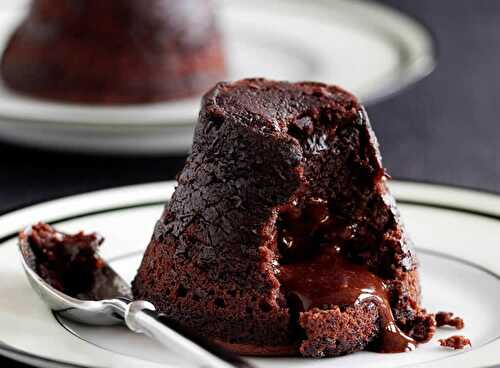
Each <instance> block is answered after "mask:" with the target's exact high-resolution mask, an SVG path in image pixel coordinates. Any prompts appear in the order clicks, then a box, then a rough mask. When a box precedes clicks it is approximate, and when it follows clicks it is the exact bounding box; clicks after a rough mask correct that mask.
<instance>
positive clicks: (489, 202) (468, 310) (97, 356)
mask: <svg viewBox="0 0 500 368" xmlns="http://www.w3.org/2000/svg"><path fill="white" fill-rule="evenodd" d="M391 188H392V189H393V192H394V193H395V195H396V197H397V198H398V201H399V203H400V208H401V210H402V214H403V217H404V220H405V221H406V224H407V226H408V228H409V230H410V232H411V233H412V235H413V238H414V240H415V242H416V244H417V245H418V247H419V252H418V254H419V259H420V261H421V265H422V267H421V276H422V284H423V294H424V298H425V299H424V305H425V306H427V307H428V308H429V309H430V310H433V311H436V310H452V311H454V312H455V313H457V314H458V315H460V316H463V317H464V318H465V322H466V328H465V329H464V330H463V331H455V330H447V329H440V330H439V332H438V336H437V337H444V336H450V335H452V334H457V333H459V334H462V333H463V334H465V335H466V336H468V337H470V338H471V339H472V343H473V348H472V349H467V350H464V351H448V350H445V349H442V348H440V347H438V346H437V342H436V338H437V337H436V338H434V340H433V341H432V342H431V343H429V344H426V345H423V346H421V347H420V348H419V349H417V351H416V352H412V353H405V354H376V353H369V352H362V353H356V354H353V355H349V356H345V357H341V358H332V359H323V360H308V359H300V358H274V359H264V358H261V359H254V362H255V363H256V364H257V366H258V367H263V368H264V367H266V368H271V367H275V368H279V367H292V368H324V367H331V366H332V365H333V364H334V365H335V366H336V367H352V366H363V367H380V366H384V367H402V366H405V367H406V366H420V367H453V368H465V367H468V368H474V367H485V366H488V365H492V364H495V363H496V364H498V363H500V357H499V356H498V351H499V349H500V340H499V336H500V317H499V316H498V313H497V309H498V308H497V306H498V303H500V276H499V275H500V265H499V263H498V259H499V257H500V247H498V241H499V240H498V239H500V197H498V196H496V195H492V194H485V193H479V192H474V191H469V190H461V189H454V188H448V187H442V186H435V185H428V184H415V183H405V182H393V183H392V184H391ZM173 189H174V183H172V182H168V183H158V184H150V185H140V186H132V187H125V188H118V189H113V190H106V191H100V192H95V193H90V194H85V195H79V196H74V197H68V198H65V199H61V200H57V201H52V202H47V203H44V204H41V205H37V206H33V207H29V208H26V209H23V210H20V211H16V212H14V213H11V214H8V215H5V216H3V217H1V218H0V238H1V239H0V270H1V279H2V283H1V284H0V295H2V300H1V303H0V326H2V328H0V341H1V342H3V343H4V344H6V346H2V345H0V352H2V353H4V354H5V353H6V354H10V356H14V357H16V358H17V359H20V360H23V361H31V362H36V363H37V364H38V365H40V366H44V364H45V366H53V363H50V364H49V363H47V362H46V361H45V360H44V359H52V360H56V361H59V362H60V361H64V362H67V364H63V365H61V366H74V365H75V364H80V365H85V366H91V367H117V368H118V367H123V366H126V367H160V366H162V365H160V362H162V363H163V364H165V363H166V364H167V366H170V367H179V366H183V367H184V366H186V367H189V365H181V363H179V362H178V361H176V359H175V354H174V353H172V352H166V351H165V350H162V349H158V347H157V346H156V345H155V344H153V343H150V342H149V341H148V340H147V339H144V338H142V337H140V336H136V335H134V334H132V333H129V332H128V331H126V330H125V329H123V328H97V329H96V328H87V327H84V326H81V325H77V324H73V323H70V322H67V321H58V320H57V319H56V318H55V317H54V316H53V314H52V313H51V312H50V311H49V310H48V309H47V308H46V306H45V305H44V304H43V302H42V301H41V300H40V299H39V298H38V296H37V295H36V294H35V292H34V291H33V290H32V289H31V288H30V287H29V285H28V282H27V280H26V278H25V276H24V274H23V271H22V269H21V265H20V264H19V263H18V262H14V261H13V260H14V259H18V255H17V249H16V242H15V239H14V238H13V236H14V237H15V233H16V232H17V231H18V230H19V229H22V228H23V227H24V226H25V225H27V224H30V223H33V222H36V221H38V220H45V221H52V222H55V223H57V225H58V227H60V228H62V229H64V230H67V231H76V230H80V229H86V230H88V231H99V232H101V233H102V234H104V235H105V237H106V238H107V241H106V243H105V245H104V246H103V248H102V256H103V257H105V258H107V259H109V260H111V261H112V262H113V265H114V266H115V267H116V268H117V269H118V270H119V271H120V272H122V273H123V274H124V275H125V276H126V277H127V278H129V279H130V278H131V277H133V275H134V273H135V269H136V267H137V264H138V261H139V260H140V254H141V252H142V251H143V249H144V246H145V245H146V244H147V243H148V240H149V237H150V234H151V232H152V229H153V226H154V223H155V221H156V220H157V218H158V217H159V216H160V214H161V211H162V207H163V206H162V203H163V202H164V201H165V200H166V199H167V198H169V197H170V195H171V193H172V191H173ZM29 354H31V355H29ZM163 366H165V365H163Z"/></svg>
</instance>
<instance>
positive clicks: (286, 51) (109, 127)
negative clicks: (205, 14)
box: [0, 0, 434, 153]
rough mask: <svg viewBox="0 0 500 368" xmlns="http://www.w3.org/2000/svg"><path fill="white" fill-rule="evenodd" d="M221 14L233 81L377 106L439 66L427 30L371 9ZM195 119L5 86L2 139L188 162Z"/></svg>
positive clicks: (246, 8) (1, 22)
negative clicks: (174, 155)
mask: <svg viewBox="0 0 500 368" xmlns="http://www.w3.org/2000/svg"><path fill="white" fill-rule="evenodd" d="M19 4H24V6H22V5H16V6H13V5H2V6H1V7H0V10H2V9H3V11H0V48H2V47H3V46H1V45H3V44H5V42H6V40H7V38H8V36H9V34H10V33H11V32H12V30H13V28H14V27H15V25H16V24H17V23H18V22H19V20H20V19H21V18H22V17H23V14H24V12H25V7H26V2H25V1H24V0H23V1H20V2H19ZM219 13H220V14H219V15H220V23H221V27H222V29H223V35H224V38H225V43H226V47H227V55H228V59H229V69H230V70H229V75H228V79H231V80H232V79H239V78H243V77H257V76H263V77H268V78H274V79H285V80H292V81H296V80H317V81H323V82H327V83H333V84H339V85H341V86H343V87H345V88H347V89H348V90H350V91H352V92H353V93H355V94H356V95H357V96H359V97H360V98H361V99H362V100H363V102H365V103H370V102H373V101H375V100H378V99H381V98H383V97H385V96H387V95H389V94H392V93H394V92H396V91H398V90H400V89H402V88H404V87H405V86H407V85H409V84H411V83H413V82H415V81H416V80H418V79H420V78H422V77H424V76H425V75H427V74H428V73H429V72H430V71H431V70H432V68H433V65H434V45H433V40H432V37H431V36H430V34H429V33H428V31H427V30H426V28H424V27H423V26H422V25H421V24H420V23H418V22H416V21H415V20H413V19H412V18H410V17H408V16H406V15H404V14H402V13H399V12H397V11H396V10H392V9H390V8H388V7H385V6H383V5H380V4H377V3H373V2H370V1H352V0H316V1H307V2H305V1H299V0H275V1H272V2H270V1H266V0H255V1H252V2H248V1H244V0H224V1H220V7H219ZM198 110H199V97H198V98H192V99H187V100H179V101H175V102H167V103H156V104H144V105H128V106H106V107H103V106H89V105H78V104H62V103H54V102H47V101H42V100H36V99H32V98H27V97H23V96H20V95H17V94H15V93H12V92H11V91H9V90H7V89H6V88H5V87H4V86H3V85H1V83H0V135H1V136H2V137H3V138H4V139H7V140H11V141H15V142H18V143H25V144H32V145H38V146H43V147H46V148H59V149H65V150H77V151H92V152H95V151H101V152H115V153H165V152H185V151H186V150H187V148H188V147H189V145H190V138H189V137H190V134H191V132H192V126H193V122H194V121H195V120H196V116H197V114H198ZM173 137H175V139H174V138H173ZM103 142H107V144H103Z"/></svg>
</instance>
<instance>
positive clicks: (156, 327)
mask: <svg viewBox="0 0 500 368" xmlns="http://www.w3.org/2000/svg"><path fill="white" fill-rule="evenodd" d="M124 317H125V323H126V325H127V327H128V328H130V329H131V330H132V331H134V332H138V333H144V334H146V335H147V336H149V337H151V338H153V339H155V340H156V341H158V342H159V343H161V344H162V345H164V346H166V347H168V348H169V350H171V351H175V352H178V353H180V354H182V355H183V356H185V357H186V358H188V359H190V360H191V361H195V362H197V363H201V366H203V367H204V368H205V367H212V368H216V367H217V368H219V367H221V368H252V365H250V364H249V363H247V362H246V361H244V360H243V359H241V358H240V357H239V356H238V355H236V354H234V353H232V352H230V351H228V350H226V349H224V348H222V347H220V346H219V345H217V344H215V343H213V342H211V341H209V340H208V339H206V338H204V337H202V336H200V335H199V334H197V333H195V332H193V331H191V330H189V329H187V328H185V327H183V326H181V325H179V324H178V323H177V322H175V321H173V320H172V319H170V318H168V317H167V316H166V315H164V314H161V313H157V312H156V311H155V308H154V306H153V305H152V304H151V303H149V302H146V301H141V300H138V301H133V302H131V303H129V304H128V305H127V307H126V310H125V315H124Z"/></svg>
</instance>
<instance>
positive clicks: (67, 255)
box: [19, 223, 104, 297]
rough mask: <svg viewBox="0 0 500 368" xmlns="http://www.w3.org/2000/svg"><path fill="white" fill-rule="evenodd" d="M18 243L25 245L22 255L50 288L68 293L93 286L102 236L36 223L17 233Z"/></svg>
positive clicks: (73, 294)
mask: <svg viewBox="0 0 500 368" xmlns="http://www.w3.org/2000/svg"><path fill="white" fill-rule="evenodd" d="M19 237H20V241H21V244H23V246H24V245H26V246H29V248H30V249H29V250H27V251H26V250H24V251H23V254H25V255H32V257H27V258H28V260H29V261H30V262H31V264H30V265H29V266H30V267H31V268H32V269H33V270H34V271H36V273H37V274H38V275H39V276H40V277H41V278H42V279H44V280H45V281H46V282H47V283H48V284H49V285H51V286H52V287H53V288H55V289H57V290H59V291H62V292H63V293H65V294H68V295H71V296H75V297H76V296H77V295H78V294H79V293H86V292H88V291H89V290H91V289H92V288H93V287H94V284H95V278H96V277H95V276H96V274H97V271H98V270H99V269H101V267H102V262H101V261H100V258H99V257H98V256H97V249H98V247H99V246H100V245H101V244H102V242H103V240H104V239H103V238H102V237H101V236H100V235H98V234H96V233H91V234H84V233H83V232H79V233H76V234H73V235H70V234H65V233H62V232H59V231H56V230H55V229H54V228H53V227H51V226H50V225H47V224H44V223H39V224H36V225H33V226H32V227H31V229H30V230H29V231H27V232H22V233H21V234H20V235H19Z"/></svg>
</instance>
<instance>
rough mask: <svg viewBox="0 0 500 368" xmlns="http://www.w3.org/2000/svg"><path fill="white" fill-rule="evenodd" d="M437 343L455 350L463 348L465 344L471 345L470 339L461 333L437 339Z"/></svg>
mask: <svg viewBox="0 0 500 368" xmlns="http://www.w3.org/2000/svg"><path fill="white" fill-rule="evenodd" d="M439 344H440V345H441V346H442V347H445V348H450V349H455V350H459V349H463V348H465V347H466V346H467V345H469V346H472V344H471V343H470V340H469V339H468V338H466V337H465V336H462V335H455V336H450V337H448V338H446V339H439Z"/></svg>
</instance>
